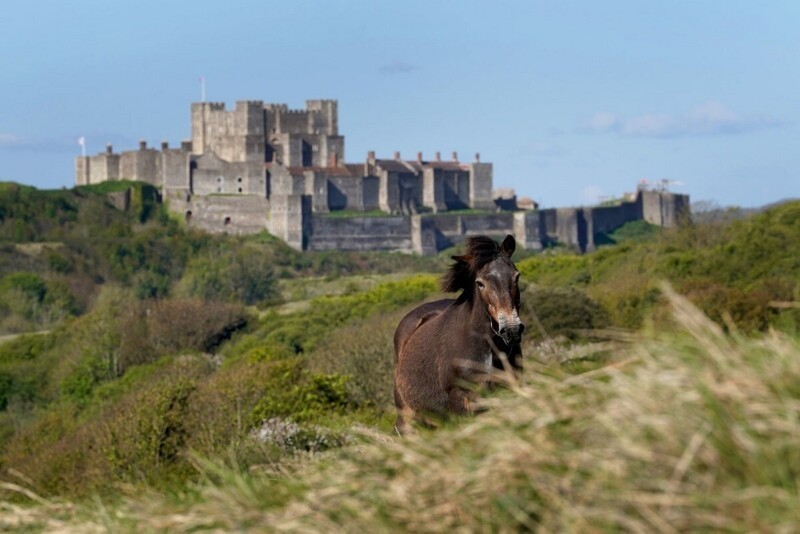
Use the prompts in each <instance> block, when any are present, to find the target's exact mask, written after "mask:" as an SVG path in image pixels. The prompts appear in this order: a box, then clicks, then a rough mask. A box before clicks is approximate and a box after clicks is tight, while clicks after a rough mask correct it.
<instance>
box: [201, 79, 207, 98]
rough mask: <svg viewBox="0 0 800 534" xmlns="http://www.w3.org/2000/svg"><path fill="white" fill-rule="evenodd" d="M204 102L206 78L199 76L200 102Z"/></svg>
mask: <svg viewBox="0 0 800 534" xmlns="http://www.w3.org/2000/svg"><path fill="white" fill-rule="evenodd" d="M205 101H206V77H205V76H200V102H205Z"/></svg>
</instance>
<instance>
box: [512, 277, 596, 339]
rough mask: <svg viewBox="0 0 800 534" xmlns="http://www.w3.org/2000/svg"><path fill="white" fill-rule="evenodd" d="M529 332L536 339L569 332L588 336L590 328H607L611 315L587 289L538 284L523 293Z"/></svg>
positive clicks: (522, 312)
mask: <svg viewBox="0 0 800 534" xmlns="http://www.w3.org/2000/svg"><path fill="white" fill-rule="evenodd" d="M521 314H522V318H523V321H524V322H525V324H527V325H528V327H527V328H526V329H525V335H526V336H531V337H533V338H535V339H541V338H546V337H558V336H565V337H566V338H568V339H571V340H575V339H579V338H584V337H585V336H586V335H587V331H590V330H594V329H599V328H605V327H606V326H608V324H609V317H608V314H607V313H606V312H605V310H604V309H603V308H602V307H601V306H600V305H599V304H598V303H597V302H595V301H594V300H592V299H591V298H589V297H588V296H587V295H586V293H584V292H583V291H581V290H579V289H575V288H569V287H566V288H545V287H540V286H534V287H530V288H528V289H527V290H526V291H525V293H524V294H523V295H522V310H521Z"/></svg>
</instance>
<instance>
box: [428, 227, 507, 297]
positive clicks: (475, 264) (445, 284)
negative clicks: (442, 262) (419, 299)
mask: <svg viewBox="0 0 800 534" xmlns="http://www.w3.org/2000/svg"><path fill="white" fill-rule="evenodd" d="M499 255H500V245H499V244H498V243H497V242H496V241H495V240H494V239H492V238H490V237H486V236H482V235H481V236H475V237H470V238H469V239H467V248H466V251H465V252H464V254H463V255H461V256H453V259H454V260H456V262H455V263H454V264H453V265H451V266H450V268H449V269H448V270H447V272H446V273H444V276H442V280H441V287H442V291H444V292H446V293H455V292H456V291H459V290H461V289H463V290H464V292H465V293H470V292H471V291H472V285H473V283H474V282H475V275H476V274H477V273H478V271H479V270H480V269H481V267H483V266H484V265H486V264H487V263H489V262H491V261H494V260H495V259H496V258H497V257H498V256H499Z"/></svg>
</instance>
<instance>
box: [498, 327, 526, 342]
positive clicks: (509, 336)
mask: <svg viewBox="0 0 800 534" xmlns="http://www.w3.org/2000/svg"><path fill="white" fill-rule="evenodd" d="M524 330H525V325H524V324H522V323H516V324H509V325H502V326H500V330H498V331H497V333H498V334H500V337H501V338H503V341H505V343H506V345H519V342H520V341H521V340H522V332H523V331H524Z"/></svg>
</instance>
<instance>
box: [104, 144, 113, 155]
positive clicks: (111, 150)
mask: <svg viewBox="0 0 800 534" xmlns="http://www.w3.org/2000/svg"><path fill="white" fill-rule="evenodd" d="M113 153H114V147H113V146H112V145H111V143H107V144H106V154H108V155H109V156H110V155H111V154H113Z"/></svg>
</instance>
